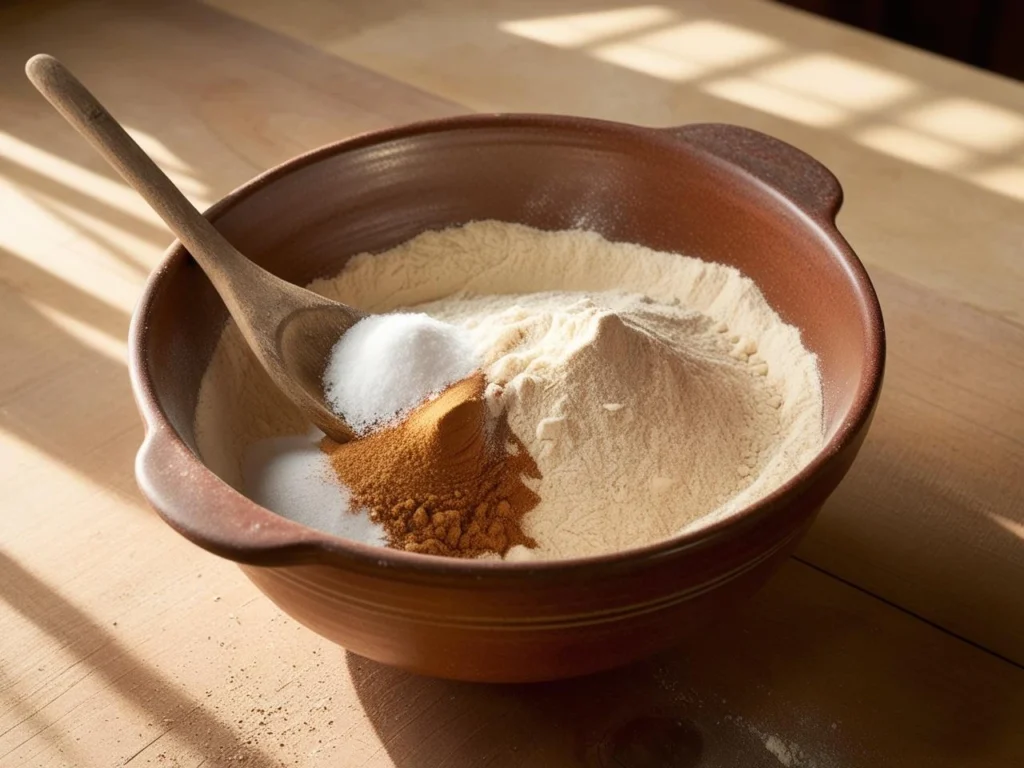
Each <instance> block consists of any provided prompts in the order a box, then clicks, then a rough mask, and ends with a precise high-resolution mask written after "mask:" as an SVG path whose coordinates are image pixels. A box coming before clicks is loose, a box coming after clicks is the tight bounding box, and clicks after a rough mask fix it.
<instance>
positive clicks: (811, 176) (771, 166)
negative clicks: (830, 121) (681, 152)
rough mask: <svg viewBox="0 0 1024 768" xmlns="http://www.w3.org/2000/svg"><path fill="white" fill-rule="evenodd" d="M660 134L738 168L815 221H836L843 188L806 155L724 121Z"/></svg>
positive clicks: (773, 139)
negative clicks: (664, 134)
mask: <svg viewBox="0 0 1024 768" xmlns="http://www.w3.org/2000/svg"><path fill="white" fill-rule="evenodd" d="M661 130H662V131H663V132H664V133H667V134H668V135H670V136H672V137H674V138H676V139H680V140H682V141H685V142H686V143H687V144H691V145H693V146H695V147H698V148H700V149H702V150H704V151H705V152H707V153H708V154H710V155H713V156H715V157H717V158H719V159H721V160H724V161H726V162H727V163H729V164H730V165H734V166H738V167H739V168H742V169H743V170H744V171H746V172H747V173H749V174H750V175H751V176H753V177H755V178H756V179H758V180H759V181H761V182H762V183H764V184H766V185H768V186H769V187H771V188H772V189H774V190H775V191H776V192H778V193H780V194H781V195H782V196H783V197H786V198H787V199H789V200H790V201H791V202H793V203H794V204H795V205H796V206H797V207H798V208H800V209H801V210H802V211H804V212H805V213H806V214H808V215H809V216H811V217H812V218H814V219H816V220H817V221H819V222H823V223H827V224H834V223H835V218H836V214H837V213H839V208H840V206H842V204H843V188H842V187H841V186H840V185H839V181H838V179H836V177H835V176H833V175H832V172H831V171H830V170H828V169H827V168H826V167H825V166H824V165H822V164H821V163H819V162H818V161H817V160H815V159H814V158H813V157H811V156H810V155H808V154H807V153H806V152H803V151H801V150H799V149H797V148H796V147H794V146H792V145H790V144H787V143H786V142H784V141H780V140H779V139H775V138H772V137H771V136H768V135H767V134H764V133H761V132H760V131H755V130H752V129H750V128H743V127H741V126H738V125H728V124H726V123H694V124H692V125H682V126H678V127H674V128H663V129H661Z"/></svg>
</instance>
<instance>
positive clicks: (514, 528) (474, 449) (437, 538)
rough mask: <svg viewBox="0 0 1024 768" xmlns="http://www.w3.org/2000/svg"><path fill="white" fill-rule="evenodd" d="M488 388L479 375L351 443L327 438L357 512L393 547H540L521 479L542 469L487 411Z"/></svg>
mask: <svg viewBox="0 0 1024 768" xmlns="http://www.w3.org/2000/svg"><path fill="white" fill-rule="evenodd" d="M484 385H485V381H484V377H483V374H475V375H473V376H471V377H469V378H467V379H464V380H462V381H460V382H457V383H455V384H453V385H452V386H451V387H449V388H448V389H447V390H445V391H444V392H443V393H442V394H441V395H439V396H438V397H437V398H436V399H434V400H432V401H430V402H428V403H425V404H423V405H421V406H419V407H418V408H417V409H415V410H414V411H413V412H412V413H410V414H409V416H408V417H407V418H406V419H405V420H404V421H402V422H401V423H399V424H397V425H394V426H390V427H385V428H383V429H380V430H378V431H376V432H374V433H372V434H370V435H368V436H367V437H364V438H362V439H359V440H354V441H352V442H350V443H344V444H339V443H335V442H334V441H332V440H331V439H330V438H324V440H323V442H322V444H321V447H322V449H323V450H324V451H325V452H326V453H327V454H329V456H330V461H331V464H332V466H333V467H334V470H335V471H336V472H337V474H338V477H339V479H340V480H341V482H342V483H343V484H344V485H345V486H346V487H347V488H348V489H349V491H350V492H351V494H352V502H353V508H365V509H368V510H369V513H370V518H371V519H372V520H374V521H375V522H378V523H380V524H381V525H382V526H383V528H384V530H385V532H386V534H387V538H388V543H389V544H390V545H391V546H392V547H395V548H398V549H406V550H409V551H412V552H423V553H427V554H431V555H448V556H452V557H478V556H479V555H482V554H486V553H497V554H500V555H504V554H505V553H506V552H508V550H509V548H510V547H512V546H514V545H516V544H522V545H525V546H528V547H535V546H536V542H534V541H533V539H531V538H530V537H528V536H527V535H526V534H524V533H523V529H522V517H523V515H525V514H526V513H527V512H529V511H530V510H531V509H533V508H534V507H535V506H536V505H537V504H538V502H539V501H540V497H539V496H537V494H536V493H534V492H533V491H532V490H530V489H529V488H528V487H527V486H526V485H525V483H524V482H523V478H524V477H533V478H539V477H540V472H539V470H538V469H537V464H536V463H535V462H534V460H533V458H532V457H531V456H530V454H529V453H528V452H527V451H526V448H525V446H524V445H523V444H522V443H521V442H520V441H519V439H518V438H517V437H516V436H515V435H514V434H513V433H512V431H511V430H510V429H509V426H508V423H507V421H506V419H505V416H504V414H503V415H501V416H499V417H497V418H489V417H488V410H487V406H486V404H485V403H484V397H483V393H484Z"/></svg>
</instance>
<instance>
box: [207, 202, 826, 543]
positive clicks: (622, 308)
mask: <svg viewBox="0 0 1024 768" xmlns="http://www.w3.org/2000/svg"><path fill="white" fill-rule="evenodd" d="M311 288H313V289H314V290H316V291H318V292H320V293H323V294H324V295H327V296H330V297H332V298H336V299H338V300H341V301H344V302H346V303H349V304H352V305H355V306H357V307H359V308H361V309H364V310H367V311H371V312H386V311H392V310H396V309H409V308H414V309H415V311H417V312H423V313H425V314H427V315H429V316H431V317H435V318H437V319H439V320H443V321H445V322H448V323H451V324H453V325H455V326H459V327H461V328H463V329H464V330H465V331H466V332H467V335H468V337H469V338H472V339H473V342H474V344H475V346H476V354H477V355H478V356H479V357H480V359H482V360H483V361H484V370H485V372H486V373H487V377H488V381H489V386H488V389H487V395H486V396H487V398H488V400H489V404H490V405H491V407H492V410H493V411H494V412H495V413H497V412H499V411H501V410H502V409H504V410H505V411H506V412H507V414H508V419H509V423H510V425H511V426H512V429H513V431H514V432H515V434H516V435H517V436H518V437H519V438H520V439H521V440H522V441H523V442H524V444H525V445H526V447H527V450H529V452H530V454H531V455H532V456H533V457H534V458H535V459H536V461H537V463H538V465H539V468H540V470H541V473H542V479H541V480H539V481H536V483H535V485H534V487H535V488H536V490H537V491H538V493H539V495H540V498H541V502H540V504H539V505H538V506H537V507H536V508H535V509H534V510H533V511H532V512H531V513H530V514H529V515H527V517H526V518H525V520H524V528H525V531H526V533H528V534H529V535H531V536H533V537H534V538H535V539H536V540H537V542H538V544H539V547H538V549H536V550H526V549H524V548H521V547H520V548H516V549H515V550H513V551H512V552H510V553H509V558H565V557H576V556H585V555H594V554H599V553H603V552H609V551H615V550H621V549H627V548H630V547H635V546H638V545H642V544H646V543H650V542H653V541H657V540H659V539H662V538H665V537H668V536H671V535H673V534H675V533H677V532H679V531H681V530H684V529H687V528H693V527H697V526H700V525H703V524H706V523H707V522H709V521H711V520H715V519H719V518H720V517H721V516H723V515H726V514H729V513H730V512H732V511H734V510H737V509H739V508H741V507H743V506H745V505H747V504H749V503H751V502H753V501H755V500H757V499H759V498H761V497H763V496H765V495H767V494H768V493H770V492H771V491H772V490H774V489H775V488H777V487H778V486H779V485H780V484H781V483H783V482H785V480H786V479H788V478H789V477H791V476H792V475H793V474H794V473H795V472H796V471H798V470H799V469H800V468H801V467H802V466H804V465H805V464H806V463H807V462H808V461H809V460H810V459H811V458H812V457H813V456H814V455H815V454H816V453H817V452H818V451H819V450H820V448H821V446H822V443H823V435H822V395H821V385H820V381H819V377H818V371H817V364H816V360H815V357H814V356H813V355H812V354H811V353H809V352H808V351H807V350H806V349H805V348H804V347H803V346H802V344H801V342H800V336H799V333H798V331H797V330H796V329H795V328H793V327H791V326H788V325H786V324H784V323H783V322H782V321H781V319H780V318H779V317H778V315H777V314H776V313H775V312H774V311H773V310H772V309H771V308H770V307H769V306H768V304H767V302H766V301H765V299H764V297H763V296H762V295H761V293H760V291H759V290H758V289H757V287H756V286H755V285H754V284H753V282H752V281H750V280H749V279H747V278H745V277H743V276H742V275H741V274H740V273H739V272H737V271H736V270H735V269H732V268H730V267H725V266H722V265H719V264H712V263H708V262H704V261H700V260H698V259H693V258H686V257H681V256H678V255H675V254H668V253H660V252H656V251H652V250H650V249H647V248H643V247H641V246H637V245H629V244H622V243H611V242H609V241H607V240H605V239H603V238H602V237H601V236H600V235H597V234H595V233H591V232H582V231H569V232H542V231H539V230H534V229H531V228H528V227H524V226H520V225H515V224H507V223H501V222H494V221H488V222H477V223H472V224H469V225H467V226H465V227H461V228H456V229H449V230H445V231H443V232H427V233H424V234H422V235H420V236H419V237H417V238H415V239H413V240H411V241H409V242H408V243H405V244H403V245H401V246H399V247H397V248H395V249H393V250H391V251H389V252H387V253H384V254H379V255H370V254H364V255H361V256H357V257H355V258H354V259H352V260H351V261H350V262H349V263H348V265H347V266H346V268H345V269H344V270H343V271H342V273H341V274H340V275H339V276H338V277H336V278H334V279H332V280H324V281H318V282H317V283H315V284H314V285H312V286H311ZM253 414H257V416H256V417H255V418H254V417H253ZM304 430H305V427H304V425H303V424H302V422H301V419H300V418H299V417H298V416H297V414H296V413H295V411H294V409H293V408H292V407H291V406H290V405H289V404H288V403H286V402H284V401H283V400H282V398H281V397H280V395H278V394H277V393H276V391H275V390H274V389H273V387H272V386H271V385H270V384H269V382H267V381H266V379H265V376H263V375H262V373H261V372H260V371H259V370H258V366H257V365H256V363H255V361H254V360H253V359H252V358H251V357H250V356H249V354H248V352H247V351H246V350H244V348H242V347H241V342H240V339H239V338H238V336H237V331H235V330H234V329H233V328H229V329H228V330H227V331H226V332H225V335H224V338H223V339H222V341H221V343H220V345H219V346H218V349H217V351H216V353H215V355H214V359H213V361H212V363H211V366H210V369H209V371H208V372H207V375H206V377H205V378H204V382H203V387H202V391H201V393H200V405H199V410H198V415H197V437H198V441H199V447H200V451H201V453H202V454H203V456H204V458H205V459H206V461H207V463H209V464H210V465H211V467H213V468H214V469H215V471H218V472H219V473H220V474H221V475H222V476H223V477H224V478H225V479H227V480H228V482H232V483H233V484H235V485H236V487H238V488H244V487H246V485H247V483H246V480H245V479H243V477H242V469H241V457H242V455H243V453H244V450H245V448H246V447H247V446H249V445H251V444H253V443H254V442H256V441H257V440H260V439H262V438H267V437H274V436H279V435H283V434H289V433H290V434H296V433H299V432H303V431H304ZM225 436H230V437H229V438H228V439H224V438H225ZM250 482H252V481H250ZM278 511H280V510H278ZM338 514H345V513H344V512H342V511H341V510H340V509H339V511H338Z"/></svg>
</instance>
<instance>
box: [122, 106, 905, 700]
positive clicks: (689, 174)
mask: <svg viewBox="0 0 1024 768" xmlns="http://www.w3.org/2000/svg"><path fill="white" fill-rule="evenodd" d="M538 200H543V203H544V204H543V205H538ZM841 201H842V190H841V189H840V187H839V184H838V182H837V181H836V179H835V178H834V177H833V176H832V174H831V173H829V171H827V170H826V169H825V168H824V167H823V166H821V165H820V164H819V163H817V162H816V161H815V160H813V159H812V158H810V157H808V156H807V155H805V154H804V153H803V152H800V151H799V150H797V149H794V148H793V147H791V146H789V145H787V144H784V143H782V142H780V141H777V140H776V139H772V138H770V137H768V136H765V135H763V134H760V133H756V132H754V131H750V130H747V129H743V128H738V127H734V126H728V125H689V126H684V127H681V128H670V129H661V130H655V129H648V128H638V127H634V126H629V125H620V124H615V123H607V122H600V121H593V120H584V119H575V118H565V117H548V116H470V117H464V118H456V119H450V120H442V121H438V122H431V123H423V124H418V125H412V126H408V127H403V128H397V129H393V130H387V131H381V132H379V133H373V134H368V135H365V136H360V137H357V138H355V139H351V140H349V141H343V142H341V143H338V144H333V145H331V146H328V147H324V148H323V149H319V150H317V151H315V152H312V153H310V154H307V155H304V156H302V157H299V158H296V159H294V160H292V161H290V162H287V163H285V164H284V165H282V166H280V167H278V168H275V169H274V170H272V171H270V172H268V173H266V174H264V175H262V176H260V177H258V178H257V179H254V180H253V181H251V182H250V183H248V184H246V185H245V186H243V187H242V188H240V189H238V190H236V191H235V192H233V193H231V194H230V195H228V196H227V197H226V198H224V199H223V200H222V201H220V202H219V203H218V204H217V205H215V206H213V208H211V209H210V211H209V212H208V215H209V217H210V218H211V219H212V220H214V221H216V223H217V226H218V228H219V229H220V230H221V231H222V232H223V233H224V234H225V235H226V236H227V237H228V238H229V239H230V240H231V241H232V242H233V243H234V244H235V245H236V246H237V247H238V248H239V249H241V251H242V252H243V253H245V254H248V255H249V256H250V257H251V258H253V259H254V260H255V261H257V262H258V263H260V264H261V265H263V266H264V267H266V268H267V269H269V270H271V271H272V272H274V273H276V274H278V275H280V276H281V277H283V278H285V279H287V280H291V281H293V282H295V283H298V284H300V285H301V284H306V283H308V282H310V281H311V280H313V279H315V278H318V277H323V276H329V275H333V274H335V273H337V272H338V271H339V270H340V269H341V267H342V266H343V265H344V263H345V260H346V259H347V258H348V257H350V256H351V255H353V254H356V253H360V252H364V251H383V250H386V249H389V248H391V247H393V246H395V245H397V244H399V243H401V242H403V241H405V240H408V239H410V238H411V237H413V236H415V235H416V234H417V233H419V232H421V231H423V230H426V229H432V228H435V229H436V228H443V227H447V226H449V225H456V224H462V223H465V222H469V221H472V220H478V219H500V220H504V221H512V222H521V223H524V224H528V225H531V226H534V227H538V228H541V229H552V230H557V229H570V228H573V227H574V226H579V225H580V224H581V222H582V224H583V226H586V227H589V228H592V229H596V230H598V231H600V232H601V233H602V234H603V235H604V236H605V237H607V238H609V239H611V240H619V241H629V242H634V243H641V244H643V245H646V246H649V247H651V248H655V249H658V250H663V251H676V252H680V253H686V254H689V255H693V256H699V257H702V258H705V259H709V260H713V261H718V262H723V263H726V264H731V265H734V266H736V267H738V268H739V269H740V270H741V271H743V272H744V273H745V274H747V275H748V276H750V277H752V278H753V279H754V280H755V281H756V282H757V284H758V285H759V286H760V287H761V290H762V291H763V292H764V294H765V296H766V297H767V299H768V301H769V302H770V303H771V304H772V306H773V307H775V308H776V309H777V310H778V311H779V312H780V314H781V315H782V317H783V318H784V319H785V320H786V321H787V322H790V323H793V324H795V325H797V326H798V327H800V328H801V330H802V333H803V338H804V340H805V343H806V344H807V346H808V347H809V348H810V349H811V350H813V351H814V352H816V353H817V355H818V357H819V360H820V365H821V373H822V377H823V380H824V395H825V430H826V435H827V444H826V446H825V448H824V450H822V452H821V454H820V455H819V456H818V457H817V458H816V459H815V460H814V461H813V462H812V463H811V465H810V466H808V467H807V468H806V469H804V470H803V471H802V472H801V473H800V474H799V475H798V476H797V477H795V478H794V479H793V480H792V481H791V482H789V483H787V484H786V485H785V486H783V487H781V488H779V489H778V491H777V492H775V493H774V494H772V495H771V496H769V497H768V498H766V499H764V500H763V501H761V502H759V503H758V504H755V505H753V506H751V507H749V508H747V509H745V510H743V511H742V512H740V513H738V514H736V515H734V516H732V517H730V518H728V519H725V520H723V521H720V522H718V523H717V524H714V525H712V526H710V527H708V528H706V529H704V530H701V531H698V532H695V533H691V534H687V535H682V536H677V537H675V538H673V539H670V540H668V541H663V542H660V543H658V544H654V545H651V546H645V547H641V548H637V549H633V550H630V551H627V552H620V553H617V554H612V555H607V556H601V557H593V558H585V559H578V560H563V561H553V562H544V563H539V564H538V563H506V562H475V561H465V560H454V559H446V558H435V557H430V556H425V555H416V554H412V553H407V552H397V551H392V550H389V549H382V548H374V547H370V546H364V545H360V544H357V543H354V542H352V541H348V540H344V539H341V538H337V537H335V536H332V535H329V534H325V533H320V532H318V531H316V530H312V529H310V528H307V527H305V526H302V525H300V524H298V523H294V522H291V521H290V520H287V519H285V518H283V517H279V516H278V515H275V514H274V513H272V512H270V511H269V510H267V509H264V508H263V507H260V506H258V505H257V504H255V503H254V502H252V501H250V500H249V499H247V498H246V497H244V496H243V495H241V494H240V493H238V492H237V491H235V490H234V489H233V488H231V487H230V486H229V485H228V484H227V483H225V482H223V481H222V480H221V479H220V478H219V477H217V476H216V475H215V474H214V473H213V472H212V471H211V470H210V469H208V468H207V467H206V466H205V465H204V464H203V461H202V459H201V458H200V457H199V455H198V454H197V451H196V441H195V436H194V431H193V420H194V415H195V410H196V401H197V396H198V392H199V384H200V379H201V377H202V374H203V371H204V369H205V368H206V366H207V364H208V362H209V361H210V358H211V355H212V353H213V349H214V345H215V344H216V342H217V339H218V336H219V334H220V332H221V330H222V329H223V327H224V323H225V321H226V319H227V315H226V311H225V309H224V305H223V304H222V303H221V301H220V299H219V298H218V297H217V295H216V294H215V293H214V291H213V288H212V287H211V285H210V283H209V282H208V281H207V280H206V278H205V277H204V275H203V273H202V272H201V271H200V270H199V268H198V267H197V266H196V264H195V263H194V262H193V261H192V260H191V258H190V257H189V255H188V253H187V252H186V251H185V250H184V249H183V248H182V247H181V246H180V245H177V244H175V245H174V246H172V247H171V248H170V250H169V251H168V252H167V256H166V259H165V261H164V262H163V264H162V265H161V266H160V268H159V269H158V270H157V271H156V272H155V273H154V274H153V276H152V277H151V278H150V281H149V284H148V286H147V288H146V291H145V293H144V295H143V297H142V300H141V302H140V304H139V306H138V309H137V310H136V312H135V316H134V318H133V321H132V330H131V373H132V382H133V387H134V392H135V397H136V399H137V401H138V405H139V409H140V410H141V412H142V416H143V418H144V419H145V422H146V428H147V435H146V440H145V442H144V444H143V446H142V448H141V450H140V451H139V455H138V460H137V464H136V472H137V475H138V481H139V485H140V486H141V488H142V490H143V492H144V493H145V495H146V496H147V498H148V499H149V501H150V502H151V503H152V505H153V506H154V507H155V508H156V510H157V511H158V512H159V513H160V515H161V516H162V517H163V518H164V519H165V520H166V521H167V522H168V523H169V524H170V525H171V526H172V527H174V528H175V529H176V530H177V531H178V532H180V533H181V534H182V535H183V536H185V537H187V538H188V539H190V540H191V541H193V542H195V543H196V544H198V545H199V546H201V547H203V548H205V549H208V550H209V551H211V552H213V553H215V554H217V555H220V556H221V557H226V558H229V559H231V560H234V561H236V562H238V563H239V564H240V566H241V568H242V570H243V571H244V572H245V573H246V575H247V576H248V577H249V578H250V579H251V580H252V581H253V583H255V584H256V586H257V587H259V589H261V590H262V591H263V592H264V593H265V594H266V595H267V596H268V597H269V598H270V599H271V600H273V601H274V602H275V603H276V604H277V605H278V606H279V607H280V608H281V609H282V610H283V611H285V612H286V613H288V614H290V615H291V616H292V617H294V618H295V619H296V620H298V621H299V622H301V623H303V624H305V625H306V626H308V627H310V628H311V629H313V630H314V631H316V632H319V633H320V634H321V635H323V636H325V637H327V638H330V639H331V640H333V641H335V642H337V643H339V644H340V645H342V646H344V647H345V648H348V649H350V650H352V651H354V652H355V653H358V654H360V655H362V656H367V657H369V658H372V659H376V660H378V661H381V662H384V663H386V664H392V665H395V666H398V667H402V668H405V669H407V670H411V671H414V672H419V673H424V674H428V675H436V676H440V677H449V678H458V679H464V680H480V681H507V682H512V681H531V680H548V679H553V678H561V677H568V676H571V675H579V674H583V673H587V672H593V671H596V670H600V669H603V668H607V667H611V666H614V665H618V664H622V663H625V662H628V661H630V660H633V659H637V658H639V657H642V656H644V655H646V654H650V653H652V652H654V651H657V650H660V649H662V648H665V647H666V646H670V645H672V644H675V643H678V642H680V641H681V640H683V639H684V638H685V637H686V636H687V635H688V634H690V633H693V632H695V631H698V630H699V629H700V628H701V627H702V626H703V625H704V624H706V623H707V622H708V621H711V620H712V619H713V618H714V617H715V616H716V615H718V614H721V613H722V612H724V611H728V610H729V609H730V607H731V606H732V605H733V604H735V603H736V602H737V601H738V600H741V599H743V598H745V597H747V596H748V595H750V594H751V593H752V592H753V591H754V590H755V589H757V588H758V587H759V586H760V585H761V584H762V583H763V582H764V581H765V580H766V579H767V578H768V577H769V576H770V575H771V573H772V572H773V571H775V570H776V569H777V568H778V567H779V565H780V564H781V563H782V562H783V561H784V560H785V558H786V557H787V556H788V555H789V553H790V552H791V551H792V550H793V548H794V547H795V546H796V544H797V542H798V540H799V539H800V537H801V536H802V535H803V533H804V532H805V531H806V530H807V528H808V526H809V525H810V523H811V522H812V520H813V518H814V516H815V515H816V513H817V511H818V509H819V508H820V507H821V505H822V502H824V501H825V499H826V498H827V497H828V495H829V494H830V493H831V492H832V491H833V490H834V489H835V487H836V485H837V484H838V483H839V481H840V480H841V479H842V477H843V476H844V475H845V474H846V471H847V470H848V469H849V467H850V464H851V463H852V462H853V459H854V456H855V455H856V453H857V451H858V449H859V448H860V445H861V443H862V441H863V439H864V436H865V433H866V432H867V429H868V425H869V422H870V420H871V415H872V412H873V410H874V406H875V402H876V400H877V398H878V393H879V388H880V386H881V382H882V368H883V362H884V356H885V341H884V332H883V328H882V316H881V312H880V309H879V306H878V301H877V299H876V297H875V294H874V291H873V289H872V287H871V283H870V282H869V280H868V276H867V274H866V273H865V271H864V268H863V267H862V266H861V264H860V262H859V261H858V260H857V258H856V256H855V255H854V254H853V252H852V251H851V250H850V248H849V246H848V245H847V243H846V241H845V240H844V239H843V237H842V236H841V235H840V234H839V232H838V230H837V229H836V226H835V222H834V219H835V215H836V212H837V211H838V209H839V206H840V203H841Z"/></svg>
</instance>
